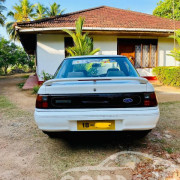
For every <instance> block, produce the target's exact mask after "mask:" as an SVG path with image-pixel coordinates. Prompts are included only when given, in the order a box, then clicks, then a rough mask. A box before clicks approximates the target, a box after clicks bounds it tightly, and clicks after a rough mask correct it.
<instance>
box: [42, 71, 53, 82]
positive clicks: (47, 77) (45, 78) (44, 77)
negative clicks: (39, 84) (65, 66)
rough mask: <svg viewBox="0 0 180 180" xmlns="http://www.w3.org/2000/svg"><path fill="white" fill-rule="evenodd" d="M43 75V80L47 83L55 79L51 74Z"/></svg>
mask: <svg viewBox="0 0 180 180" xmlns="http://www.w3.org/2000/svg"><path fill="white" fill-rule="evenodd" d="M42 75H43V80H44V81H47V80H50V79H52V78H53V75H51V74H49V73H46V72H45V71H43V72H42Z"/></svg>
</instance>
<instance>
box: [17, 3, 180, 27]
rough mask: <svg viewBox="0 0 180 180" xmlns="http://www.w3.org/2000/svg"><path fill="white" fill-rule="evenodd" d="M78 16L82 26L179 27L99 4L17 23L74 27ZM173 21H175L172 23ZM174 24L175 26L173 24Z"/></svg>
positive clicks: (147, 15) (176, 24)
mask: <svg viewBox="0 0 180 180" xmlns="http://www.w3.org/2000/svg"><path fill="white" fill-rule="evenodd" d="M78 17H84V18H85V23H84V27H92V28H141V29H156V30H157V29H165V30H173V29H174V27H176V29H180V21H173V20H170V19H166V18H161V17H156V16H153V15H149V14H144V13H139V12H134V11H130V10H123V9H117V8H112V7H107V6H101V7H97V8H92V9H86V10H83V11H77V12H74V13H68V14H64V15H61V16H56V17H53V18H45V19H42V20H37V21H30V22H23V23H17V25H18V26H19V27H22V28H23V27H26V28H27V27H33V28H50V27H74V26H75V21H76V20H77V19H78ZM174 22H175V23H174ZM174 24H175V26H174Z"/></svg>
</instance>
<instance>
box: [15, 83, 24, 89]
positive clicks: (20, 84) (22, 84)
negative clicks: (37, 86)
mask: <svg viewBox="0 0 180 180" xmlns="http://www.w3.org/2000/svg"><path fill="white" fill-rule="evenodd" d="M24 84H25V83H24V82H22V83H19V84H17V86H18V87H19V88H20V89H22V88H23V86H24Z"/></svg>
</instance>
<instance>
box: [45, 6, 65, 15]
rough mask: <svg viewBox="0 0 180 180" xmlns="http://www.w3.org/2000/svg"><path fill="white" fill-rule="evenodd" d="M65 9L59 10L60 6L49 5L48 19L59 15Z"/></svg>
mask: <svg viewBox="0 0 180 180" xmlns="http://www.w3.org/2000/svg"><path fill="white" fill-rule="evenodd" d="M64 11H65V9H63V10H61V9H60V5H59V4H57V3H53V4H51V5H50V8H49V9H47V16H48V17H54V16H56V15H61V14H62V13H63V12H64Z"/></svg>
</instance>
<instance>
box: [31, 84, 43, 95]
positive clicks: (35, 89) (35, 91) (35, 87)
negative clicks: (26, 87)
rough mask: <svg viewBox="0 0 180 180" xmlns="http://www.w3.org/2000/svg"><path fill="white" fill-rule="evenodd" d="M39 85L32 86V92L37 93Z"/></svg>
mask: <svg viewBox="0 0 180 180" xmlns="http://www.w3.org/2000/svg"><path fill="white" fill-rule="evenodd" d="M40 87H41V86H39V85H37V86H34V87H33V94H37V93H38V91H39V88H40Z"/></svg>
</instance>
